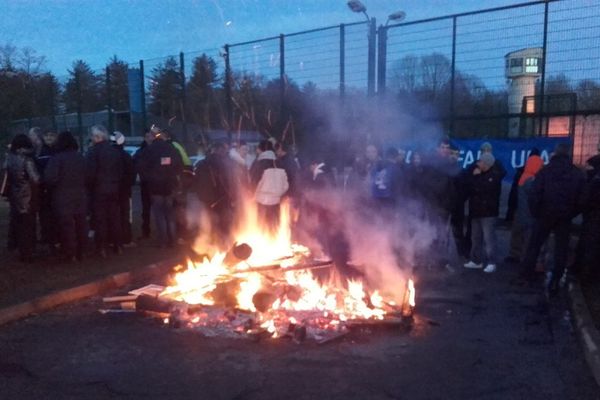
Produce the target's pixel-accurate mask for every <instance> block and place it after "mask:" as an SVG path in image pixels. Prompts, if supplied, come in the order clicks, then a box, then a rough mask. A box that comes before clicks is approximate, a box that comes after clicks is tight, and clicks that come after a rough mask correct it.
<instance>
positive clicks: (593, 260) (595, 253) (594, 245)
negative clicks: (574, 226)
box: [575, 170, 600, 280]
mask: <svg viewBox="0 0 600 400" xmlns="http://www.w3.org/2000/svg"><path fill="white" fill-rule="evenodd" d="M583 211H584V213H585V215H586V217H587V218H586V226H585V228H584V229H583V232H582V233H581V238H580V241H582V242H583V256H582V265H581V267H580V268H579V271H575V272H579V273H580V274H581V276H582V277H583V278H584V279H586V278H588V277H589V278H592V279H596V280H597V279H599V278H600V268H598V265H597V264H598V260H599V259H600V170H599V171H598V173H597V174H596V175H595V176H594V177H593V178H592V179H591V180H590V181H589V182H588V184H587V187H586V191H585V196H584V201H583Z"/></svg>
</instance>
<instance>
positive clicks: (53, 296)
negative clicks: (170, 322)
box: [0, 257, 181, 326]
mask: <svg viewBox="0 0 600 400" xmlns="http://www.w3.org/2000/svg"><path fill="white" fill-rule="evenodd" d="M180 261H181V258H180V257H177V258H171V259H168V260H165V261H161V262H159V263H155V264H150V265H147V266H145V267H142V268H139V269H137V270H134V271H129V272H120V273H117V274H113V275H109V276H106V277H104V278H101V279H98V280H96V281H93V282H90V283H86V284H83V285H80V286H75V287H72V288H69V289H63V290H59V291H56V292H53V293H50V294H47V295H44V296H40V297H37V298H35V299H33V300H29V301H26V302H23V303H19V304H15V305H12V306H8V307H5V308H1V309H0V326H2V325H4V324H6V323H9V322H13V321H17V320H19V319H22V318H26V317H28V316H30V315H32V314H39V313H42V312H44V311H48V310H50V309H51V308H54V307H57V306H60V305H63V304H67V303H72V302H74V301H78V300H81V299H84V298H86V297H91V296H95V295H98V294H100V293H105V292H107V291H109V290H114V289H117V288H120V287H122V286H125V285H127V284H128V283H131V282H133V281H134V280H137V279H144V278H150V277H153V276H155V275H158V274H160V273H165V272H167V270H168V269H169V268H171V267H173V266H174V265H176V264H177V263H179V262H180Z"/></svg>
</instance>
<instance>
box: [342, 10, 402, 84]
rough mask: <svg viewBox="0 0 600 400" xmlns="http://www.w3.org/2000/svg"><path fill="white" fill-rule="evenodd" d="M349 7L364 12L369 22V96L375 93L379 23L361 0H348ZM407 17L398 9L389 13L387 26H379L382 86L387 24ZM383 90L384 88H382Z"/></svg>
mask: <svg viewBox="0 0 600 400" xmlns="http://www.w3.org/2000/svg"><path fill="white" fill-rule="evenodd" d="M346 4H347V5H348V8H349V9H350V10H352V12H355V13H362V14H364V16H365V17H366V18H367V22H368V23H369V33H368V35H367V39H368V43H369V51H368V55H367V57H368V65H367V93H368V95H369V96H372V95H374V94H375V57H376V49H375V46H376V38H375V37H376V36H377V23H376V20H375V18H369V14H367V7H366V6H365V5H364V4H363V3H362V2H361V1H360V0H348V2H347V3H346ZM405 18H406V13H405V12H404V11H396V12H393V13H391V14H390V15H388V17H387V21H386V23H385V26H381V27H380V28H379V33H380V38H379V51H380V64H382V65H381V66H380V68H381V70H380V74H379V76H380V78H381V79H380V81H381V82H380V88H384V85H385V59H386V54H385V52H386V48H385V47H386V40H387V28H386V27H387V26H388V24H389V23H390V21H396V22H400V21H403V20H404V19H405ZM382 92H383V90H382Z"/></svg>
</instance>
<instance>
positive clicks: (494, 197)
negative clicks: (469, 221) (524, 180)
mask: <svg viewBox="0 0 600 400" xmlns="http://www.w3.org/2000/svg"><path fill="white" fill-rule="evenodd" d="M504 175H506V171H504V169H500V168H494V166H492V167H491V168H490V169H489V170H487V171H486V172H481V173H480V174H477V175H471V177H470V184H469V215H470V216H471V218H486V217H497V216H498V214H499V212H500V191H499V189H498V188H499V187H500V186H499V185H501V184H502V179H503V178H504Z"/></svg>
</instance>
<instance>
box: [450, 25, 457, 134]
mask: <svg viewBox="0 0 600 400" xmlns="http://www.w3.org/2000/svg"><path fill="white" fill-rule="evenodd" d="M456 19H457V18H456V16H454V17H453V18H452V65H451V69H450V129H449V132H448V133H449V134H450V136H452V135H454V93H455V86H456V79H455V78H456Z"/></svg>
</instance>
